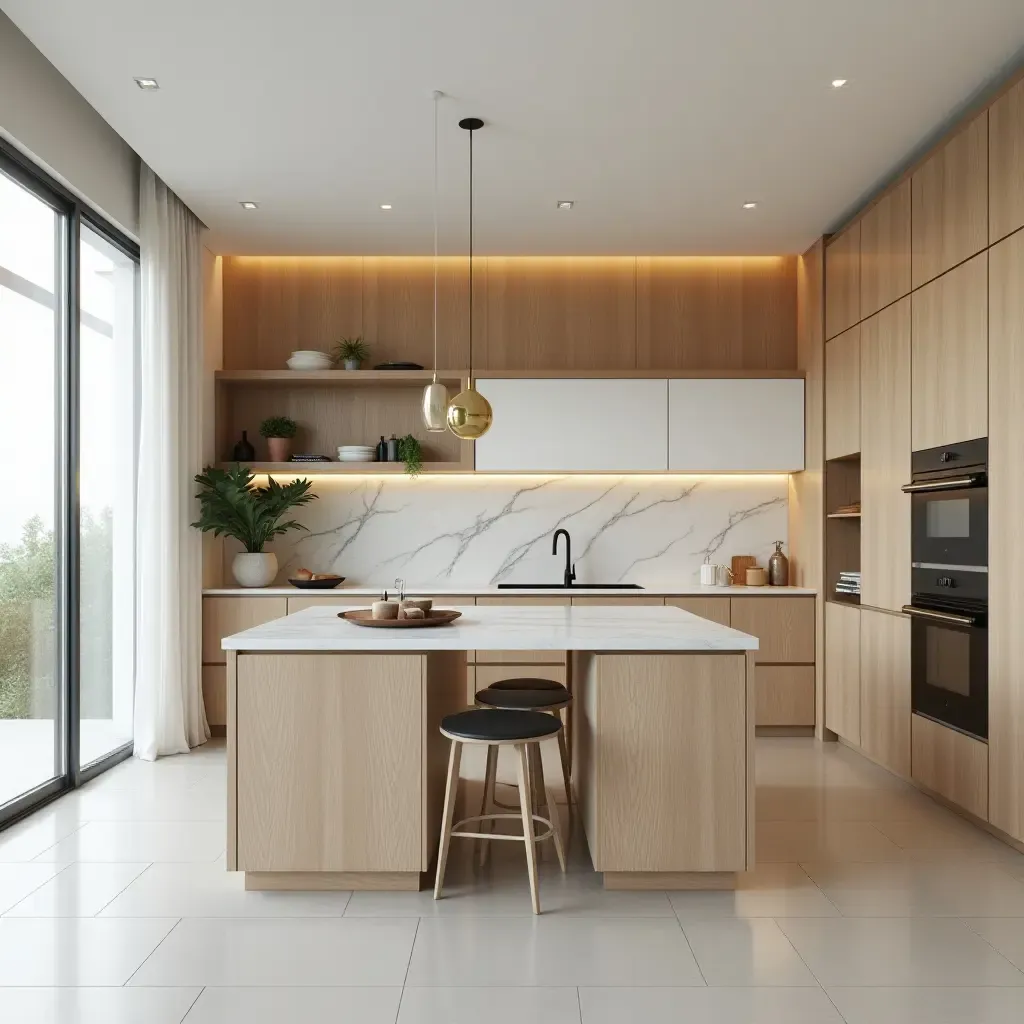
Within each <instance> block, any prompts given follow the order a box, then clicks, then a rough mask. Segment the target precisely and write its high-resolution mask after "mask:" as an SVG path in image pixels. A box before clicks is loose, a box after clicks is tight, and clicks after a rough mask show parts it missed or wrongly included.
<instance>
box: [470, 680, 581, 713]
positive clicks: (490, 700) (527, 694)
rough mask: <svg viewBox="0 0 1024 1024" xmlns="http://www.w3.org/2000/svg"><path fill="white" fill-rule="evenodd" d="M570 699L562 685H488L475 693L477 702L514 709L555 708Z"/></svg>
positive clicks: (491, 706)
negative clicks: (532, 687)
mask: <svg viewBox="0 0 1024 1024" xmlns="http://www.w3.org/2000/svg"><path fill="white" fill-rule="evenodd" d="M525 681H526V680H524V682H525ZM571 700H572V697H571V696H570V694H569V691H568V690H566V689H564V688H563V687H559V688H558V689H557V690H527V689H522V690H518V689H517V690H499V689H498V687H496V686H489V687H488V688H487V689H486V690H480V691H478V693H477V695H476V702H477V704H485V705H486V706H487V707H489V708H507V709H509V710H514V711H524V710H528V709H533V708H557V707H561V706H562V705H563V704H567V703H569V701H571Z"/></svg>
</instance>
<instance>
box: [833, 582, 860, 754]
mask: <svg viewBox="0 0 1024 1024" xmlns="http://www.w3.org/2000/svg"><path fill="white" fill-rule="evenodd" d="M860 616H861V611H860V609H859V608H851V607H849V606H847V605H842V604H837V603H836V602H835V601H826V602H825V727H826V728H828V729H831V730H832V731H833V732H836V733H839V735H840V736H842V737H843V739H845V740H849V741H850V742H851V743H853V744H855V745H857V746H860V737H861V728H860Z"/></svg>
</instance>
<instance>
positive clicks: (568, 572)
mask: <svg viewBox="0 0 1024 1024" xmlns="http://www.w3.org/2000/svg"><path fill="white" fill-rule="evenodd" d="M559 537H564V538H565V577H564V582H563V584H562V585H563V586H566V587H571V586H572V581H573V580H574V579H576V567H575V566H574V565H573V564H572V538H571V537H570V536H569V531H568V530H555V536H554V539H553V540H552V542H551V554H553V555H557V554H558V538H559Z"/></svg>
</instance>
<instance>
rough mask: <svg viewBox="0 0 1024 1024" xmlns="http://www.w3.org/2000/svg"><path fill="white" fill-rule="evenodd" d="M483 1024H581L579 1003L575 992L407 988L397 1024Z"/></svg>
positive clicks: (518, 989)
mask: <svg viewBox="0 0 1024 1024" xmlns="http://www.w3.org/2000/svg"><path fill="white" fill-rule="evenodd" d="M466 980H467V981H469V980H471V979H468V978H467V979H466ZM480 1021H486V1022H487V1024H524V1022H526V1021H529V1024H580V1009H579V999H578V997H577V995H576V989H575V988H500V989H496V988H407V989H406V990H405V992H404V993H403V994H402V1009H401V1011H400V1012H399V1014H398V1022H397V1024H479V1022H480Z"/></svg>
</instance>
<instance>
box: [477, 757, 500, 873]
mask: <svg viewBox="0 0 1024 1024" xmlns="http://www.w3.org/2000/svg"><path fill="white" fill-rule="evenodd" d="M497 775H498V748H497V746H489V747H488V748H487V768H486V769H485V770H484V792H483V796H482V797H481V798H480V813H481V814H487V812H488V811H489V810H490V809H491V807H493V806H494V784H495V779H496V778H497ZM493 828H494V823H493V822H490V821H481V822H480V831H481V832H490V831H492V830H493ZM477 842H478V843H479V844H480V867H483V866H484V865H485V864H486V863H487V857H488V854H489V853H490V850H491V843H490V840H489V839H478V840H477Z"/></svg>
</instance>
